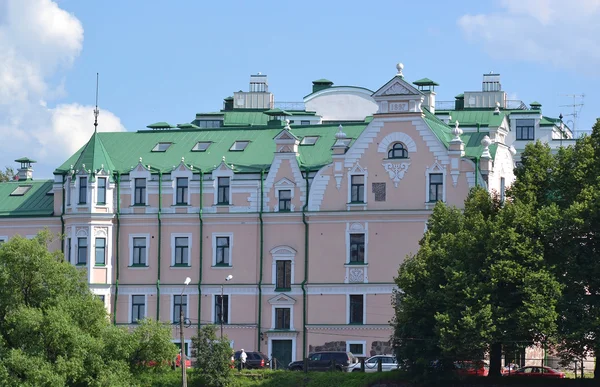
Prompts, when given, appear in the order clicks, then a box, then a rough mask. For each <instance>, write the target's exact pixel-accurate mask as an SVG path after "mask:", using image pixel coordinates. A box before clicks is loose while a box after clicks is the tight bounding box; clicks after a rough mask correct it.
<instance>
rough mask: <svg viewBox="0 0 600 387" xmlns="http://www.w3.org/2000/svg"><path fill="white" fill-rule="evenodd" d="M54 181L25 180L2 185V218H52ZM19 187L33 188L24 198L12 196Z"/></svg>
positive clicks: (0, 184) (0, 194)
mask: <svg viewBox="0 0 600 387" xmlns="http://www.w3.org/2000/svg"><path fill="white" fill-rule="evenodd" d="M52 184H53V183H52V180H39V181H38V180H25V181H9V182H4V183H0V218H2V217H9V216H15V217H16V216H52V215H53V212H54V195H48V192H50V191H52ZM19 186H31V188H30V189H29V191H27V192H26V193H25V194H24V195H22V196H11V195H10V194H11V193H13V192H14V191H15V189H17V188H18V187H19Z"/></svg>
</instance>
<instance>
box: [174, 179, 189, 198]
mask: <svg viewBox="0 0 600 387" xmlns="http://www.w3.org/2000/svg"><path fill="white" fill-rule="evenodd" d="M187 196H188V178H187V177H178V178H177V198H176V200H175V204H187Z"/></svg>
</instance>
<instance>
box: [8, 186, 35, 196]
mask: <svg viewBox="0 0 600 387" xmlns="http://www.w3.org/2000/svg"><path fill="white" fill-rule="evenodd" d="M31 187H32V186H31V185H20V186H18V187H17V188H15V190H14V191H12V192H11V193H10V196H23V195H25V194H26V193H27V192H28V191H29V190H30V189H31Z"/></svg>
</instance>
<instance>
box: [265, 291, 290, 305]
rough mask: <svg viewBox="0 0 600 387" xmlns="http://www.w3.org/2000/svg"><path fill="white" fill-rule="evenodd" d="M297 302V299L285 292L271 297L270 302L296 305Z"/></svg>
mask: <svg viewBox="0 0 600 387" xmlns="http://www.w3.org/2000/svg"><path fill="white" fill-rule="evenodd" d="M295 303H296V300H295V299H293V298H292V297H290V296H288V295H287V294H285V293H281V294H278V295H276V296H275V297H273V298H271V299H269V304H271V305H294V304H295Z"/></svg>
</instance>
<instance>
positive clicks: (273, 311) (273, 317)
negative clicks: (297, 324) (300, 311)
mask: <svg viewBox="0 0 600 387" xmlns="http://www.w3.org/2000/svg"><path fill="white" fill-rule="evenodd" d="M283 308H287V309H289V310H290V329H289V330H290V331H293V330H294V303H293V302H290V303H289V304H287V303H286V304H284V303H281V304H274V305H271V329H273V330H274V329H277V328H275V325H276V321H277V314H276V309H283Z"/></svg>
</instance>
